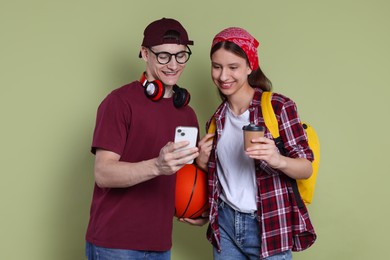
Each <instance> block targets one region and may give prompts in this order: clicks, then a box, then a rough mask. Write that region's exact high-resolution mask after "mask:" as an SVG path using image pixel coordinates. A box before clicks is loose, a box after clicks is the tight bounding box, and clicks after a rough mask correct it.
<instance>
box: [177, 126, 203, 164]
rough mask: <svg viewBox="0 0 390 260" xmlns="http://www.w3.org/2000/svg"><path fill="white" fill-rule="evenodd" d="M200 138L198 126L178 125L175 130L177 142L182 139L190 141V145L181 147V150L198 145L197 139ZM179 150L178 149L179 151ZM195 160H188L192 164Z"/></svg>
mask: <svg viewBox="0 0 390 260" xmlns="http://www.w3.org/2000/svg"><path fill="white" fill-rule="evenodd" d="M197 139H198V128H196V127H193V126H178V127H176V130H175V143H177V142H180V141H189V142H190V143H189V145H187V146H185V147H183V148H180V149H179V150H183V149H188V148H191V147H195V146H196V140H197ZM179 150H178V151H179ZM193 162H194V160H191V161H189V162H187V164H192V163H193Z"/></svg>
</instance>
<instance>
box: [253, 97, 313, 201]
mask: <svg viewBox="0 0 390 260" xmlns="http://www.w3.org/2000/svg"><path fill="white" fill-rule="evenodd" d="M271 98H272V92H270V91H264V92H263V94H262V95H261V102H260V104H261V112H262V114H263V118H264V123H265V125H266V127H267V128H268V130H269V131H270V132H271V135H272V137H273V138H274V141H275V145H276V147H278V149H279V151H280V153H281V154H282V155H286V150H285V148H284V144H283V141H282V138H281V137H280V134H279V124H278V120H277V119H276V115H275V111H274V108H273V107H272V103H271ZM289 179H290V181H291V186H292V189H293V192H294V195H295V199H296V201H297V204H298V207H299V208H302V207H303V206H304V205H305V204H304V203H303V200H302V198H301V195H300V194H299V189H298V184H297V182H296V180H295V179H293V178H290V177H289Z"/></svg>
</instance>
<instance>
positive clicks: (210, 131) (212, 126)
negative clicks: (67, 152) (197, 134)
mask: <svg viewBox="0 0 390 260" xmlns="http://www.w3.org/2000/svg"><path fill="white" fill-rule="evenodd" d="M215 130H217V123H216V122H215V117H213V118H212V119H211V122H210V125H209V129H207V133H208V134H214V133H215Z"/></svg>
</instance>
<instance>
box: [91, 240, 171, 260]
mask: <svg viewBox="0 0 390 260" xmlns="http://www.w3.org/2000/svg"><path fill="white" fill-rule="evenodd" d="M85 255H86V256H87V259H88V260H130V259H131V260H145V259H148V260H170V259H171V251H170V250H168V251H162V252H159V251H138V250H124V249H113V248H104V247H98V246H95V245H93V244H91V243H89V242H87V243H86V247H85Z"/></svg>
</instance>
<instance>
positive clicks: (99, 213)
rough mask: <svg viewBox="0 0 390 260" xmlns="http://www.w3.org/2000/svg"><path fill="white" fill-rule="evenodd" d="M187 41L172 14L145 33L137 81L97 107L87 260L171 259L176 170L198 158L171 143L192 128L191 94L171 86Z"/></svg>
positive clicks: (186, 56) (182, 62) (185, 57)
mask: <svg viewBox="0 0 390 260" xmlns="http://www.w3.org/2000/svg"><path fill="white" fill-rule="evenodd" d="M188 45H193V41H190V40H189V39H188V35H187V32H186V30H185V29H184V28H183V26H182V25H181V24H180V23H179V22H178V21H176V20H174V19H167V18H162V19H160V20H157V21H154V22H152V23H151V24H149V25H148V26H147V27H146V29H145V31H144V39H143V42H142V45H141V50H140V54H139V57H140V58H142V59H143V60H144V61H145V63H146V69H145V71H144V72H143V73H142V74H141V73H140V80H139V81H138V80H137V81H134V82H132V83H130V84H127V85H125V86H123V87H120V88H118V89H116V90H114V91H112V92H111V93H110V94H109V95H108V96H107V97H106V98H105V99H104V100H103V102H102V103H101V104H100V106H99V108H98V111H97V119H96V127H95V131H94V136H93V143H92V149H91V150H92V153H94V154H95V170H94V177H95V188H94V193H93V198H92V204H91V212H90V220H89V225H88V230H87V234H86V240H87V244H86V255H87V257H88V259H96V256H97V255H99V259H141V258H142V259H170V249H171V245H172V236H171V235H172V222H173V215H174V200H175V199H174V196H175V175H174V174H175V172H177V171H178V170H179V169H180V168H181V167H183V166H184V165H185V163H186V162H188V161H190V160H192V159H195V158H196V157H197V156H198V155H199V151H198V148H188V149H184V150H180V151H177V149H179V148H182V147H185V146H186V145H188V142H184V141H183V142H179V143H173V140H174V134H175V128H176V127H177V126H195V127H197V128H198V121H197V118H196V115H195V113H194V111H193V109H192V108H191V107H189V106H188V105H187V104H188V102H189V98H190V96H189V93H188V92H187V91H186V90H185V89H183V88H179V87H178V86H177V85H176V83H177V81H178V80H179V77H180V75H181V73H182V72H183V70H184V68H185V66H186V62H187V61H188V59H189V58H190V55H191V50H190V49H189V47H188Z"/></svg>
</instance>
